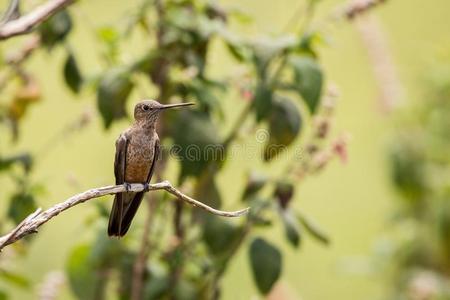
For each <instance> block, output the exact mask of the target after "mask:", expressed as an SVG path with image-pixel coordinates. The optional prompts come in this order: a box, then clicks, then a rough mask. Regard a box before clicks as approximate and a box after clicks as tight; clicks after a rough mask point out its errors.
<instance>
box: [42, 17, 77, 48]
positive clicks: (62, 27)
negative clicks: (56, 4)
mask: <svg viewBox="0 0 450 300" xmlns="http://www.w3.org/2000/svg"><path fill="white" fill-rule="evenodd" d="M71 29H72V18H71V17H70V15H69V13H68V12H67V11H66V10H62V11H60V12H58V13H56V14H55V15H54V16H52V17H51V18H49V19H48V20H47V21H45V22H44V23H42V24H41V26H39V33H40V35H41V41H42V43H43V44H44V45H45V46H47V47H48V48H52V47H53V46H55V45H56V44H57V43H60V42H62V41H64V39H65V38H66V36H67V35H68V34H69V32H70V31H71Z"/></svg>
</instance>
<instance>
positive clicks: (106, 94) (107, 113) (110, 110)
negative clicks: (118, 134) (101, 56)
mask: <svg viewBox="0 0 450 300" xmlns="http://www.w3.org/2000/svg"><path fill="white" fill-rule="evenodd" d="M132 89H133V82H132V81H131V79H130V74H128V71H127V70H126V69H119V68H118V69H113V70H109V71H108V72H106V73H105V74H104V75H103V77H102V78H101V80H100V84H99V87H98V90H97V106H98V110H99V111H100V114H101V116H102V119H103V124H104V125H105V128H109V127H110V126H111V124H112V122H113V121H114V120H118V119H121V118H123V117H125V116H126V110H125V104H126V102H127V99H128V96H129V95H130V93H131V90H132Z"/></svg>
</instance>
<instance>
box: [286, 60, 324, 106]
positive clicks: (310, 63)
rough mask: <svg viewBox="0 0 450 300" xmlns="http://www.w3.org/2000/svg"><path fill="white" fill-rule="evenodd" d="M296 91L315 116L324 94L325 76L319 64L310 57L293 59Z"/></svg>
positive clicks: (291, 61)
mask: <svg viewBox="0 0 450 300" xmlns="http://www.w3.org/2000/svg"><path fill="white" fill-rule="evenodd" d="M290 63H291V65H292V68H293V70H294V78H295V85H296V89H297V90H298V91H299V93H300V95H301V96H302V97H303V99H304V100H305V103H306V105H307V107H308V109H309V111H310V112H311V113H312V114H314V113H315V112H316V109H317V107H318V105H319V101H320V96H321V93H322V85H323V75H322V70H321V68H320V66H319V65H318V64H317V62H316V61H315V60H314V59H312V58H309V57H299V56H295V57H292V58H291V60H290Z"/></svg>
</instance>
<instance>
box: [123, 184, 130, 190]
mask: <svg viewBox="0 0 450 300" xmlns="http://www.w3.org/2000/svg"><path fill="white" fill-rule="evenodd" d="M123 185H124V186H125V191H127V192H129V191H130V190H131V184H129V183H128V182H124V183H123Z"/></svg>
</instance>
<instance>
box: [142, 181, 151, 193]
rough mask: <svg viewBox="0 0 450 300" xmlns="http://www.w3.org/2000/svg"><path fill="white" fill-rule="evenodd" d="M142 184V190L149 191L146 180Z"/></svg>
mask: <svg viewBox="0 0 450 300" xmlns="http://www.w3.org/2000/svg"><path fill="white" fill-rule="evenodd" d="M143 185H144V192H148V191H150V187H149V185H148V182H144V183H143Z"/></svg>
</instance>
